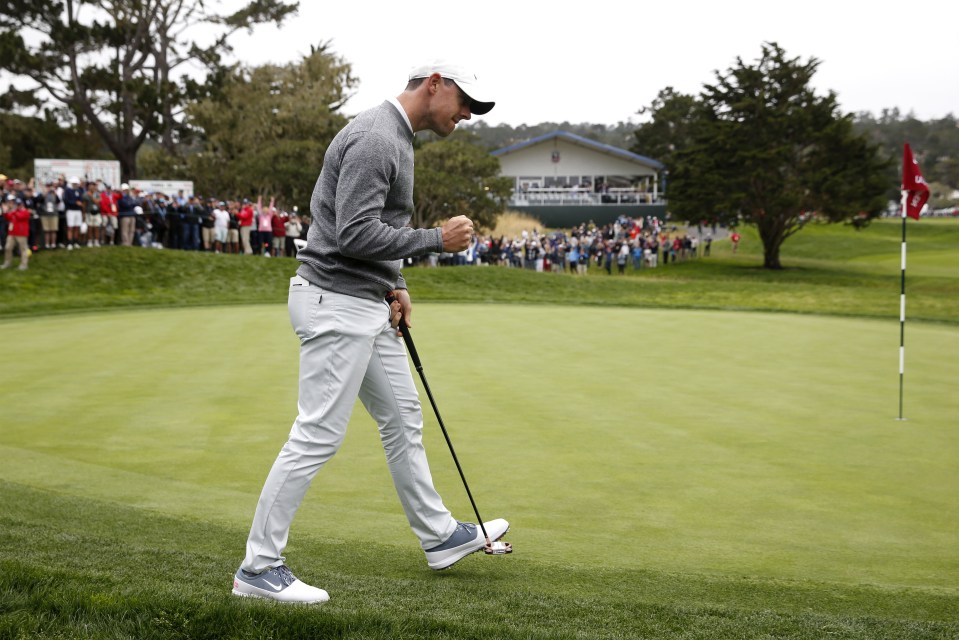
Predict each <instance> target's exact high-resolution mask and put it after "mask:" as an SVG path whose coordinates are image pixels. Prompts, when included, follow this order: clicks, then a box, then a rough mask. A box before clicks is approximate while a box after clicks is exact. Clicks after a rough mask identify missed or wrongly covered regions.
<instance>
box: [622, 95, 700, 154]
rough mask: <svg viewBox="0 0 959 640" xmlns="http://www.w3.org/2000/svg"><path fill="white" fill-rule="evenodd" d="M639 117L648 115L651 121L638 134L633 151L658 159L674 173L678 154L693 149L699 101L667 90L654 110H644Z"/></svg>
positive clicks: (646, 108) (642, 125) (650, 108)
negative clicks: (691, 142) (689, 148)
mask: <svg viewBox="0 0 959 640" xmlns="http://www.w3.org/2000/svg"><path fill="white" fill-rule="evenodd" d="M639 113H640V115H647V114H648V115H649V117H650V120H649V122H645V123H643V124H641V125H640V126H639V128H638V129H636V131H635V132H634V134H633V135H634V136H635V142H634V143H633V147H632V149H633V151H635V152H636V153H639V154H642V155H644V156H648V157H650V158H655V159H656V160H659V161H660V162H662V163H663V164H664V165H666V168H667V169H671V168H672V167H673V157H674V156H675V154H676V151H678V150H680V149H685V148H686V147H687V146H689V143H690V135H691V129H692V126H693V122H694V120H695V117H696V113H697V101H696V97H695V96H690V95H686V94H683V93H678V92H676V91H675V90H674V89H673V88H672V87H666V88H665V89H663V90H662V91H660V92H659V94H658V95H657V96H656V98H655V99H654V100H653V103H652V104H651V105H650V106H648V107H644V108H642V109H640V110H639Z"/></svg>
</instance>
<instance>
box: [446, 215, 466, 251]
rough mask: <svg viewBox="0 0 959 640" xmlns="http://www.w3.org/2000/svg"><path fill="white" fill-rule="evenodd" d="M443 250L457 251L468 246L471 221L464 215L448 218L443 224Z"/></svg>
mask: <svg viewBox="0 0 959 640" xmlns="http://www.w3.org/2000/svg"><path fill="white" fill-rule="evenodd" d="M442 228H443V251H447V252H449V253H458V252H460V251H463V250H464V249H466V247H468V246H470V239H471V238H472V237H473V221H472V220H470V219H469V218H467V217H466V216H456V217H453V218H450V219H449V220H447V221H446V223H445V224H444V225H443V227H442Z"/></svg>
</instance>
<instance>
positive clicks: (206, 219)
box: [200, 198, 216, 251]
mask: <svg viewBox="0 0 959 640" xmlns="http://www.w3.org/2000/svg"><path fill="white" fill-rule="evenodd" d="M215 208H216V199H215V198H210V199H209V200H208V201H207V202H206V203H205V204H204V202H203V201H202V200H201V201H200V237H201V238H202V241H203V250H204V251H213V242H214V238H213V236H214V234H215V231H216V218H215V216H214V214H213V211H214V209H215Z"/></svg>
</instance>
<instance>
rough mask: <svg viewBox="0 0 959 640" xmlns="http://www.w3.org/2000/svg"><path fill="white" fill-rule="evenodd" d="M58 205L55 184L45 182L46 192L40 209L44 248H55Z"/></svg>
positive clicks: (57, 227)
mask: <svg viewBox="0 0 959 640" xmlns="http://www.w3.org/2000/svg"><path fill="white" fill-rule="evenodd" d="M58 206H60V196H58V195H57V188H56V185H55V184H54V183H52V182H48V183H47V192H46V193H45V194H44V195H43V200H42V201H41V207H42V208H41V209H40V220H41V221H42V222H43V239H44V243H43V246H44V248H45V249H56V248H57V230H58V229H59V228H60V217H59V213H58V212H57V207H58Z"/></svg>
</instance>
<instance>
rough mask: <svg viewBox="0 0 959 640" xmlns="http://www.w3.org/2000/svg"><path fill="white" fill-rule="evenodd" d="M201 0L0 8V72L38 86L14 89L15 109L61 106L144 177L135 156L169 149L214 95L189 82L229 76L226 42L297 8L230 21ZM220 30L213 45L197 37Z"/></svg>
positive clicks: (28, 2)
mask: <svg viewBox="0 0 959 640" xmlns="http://www.w3.org/2000/svg"><path fill="white" fill-rule="evenodd" d="M210 4H211V3H210V2H205V1H204V0H0V69H2V70H3V71H6V72H7V73H9V74H11V75H13V76H14V77H15V78H26V79H28V80H30V81H32V82H33V83H34V84H33V86H30V87H27V88H26V89H23V88H16V89H12V90H11V91H10V92H8V95H7V101H8V103H16V104H17V105H19V106H20V107H33V108H40V107H44V106H49V105H51V104H53V105H57V106H58V107H59V109H58V113H59V116H60V118H61V120H62V121H63V123H64V124H68V125H72V124H78V125H80V126H79V128H80V129H84V128H85V127H86V126H87V125H88V126H89V127H90V128H92V130H93V131H94V132H95V133H96V134H97V135H98V136H99V137H100V139H102V140H103V142H104V144H105V145H106V146H107V147H108V148H109V149H110V151H111V152H112V153H113V155H114V156H115V157H116V158H117V160H119V161H120V165H121V170H122V173H123V175H124V177H126V178H135V177H136V176H137V151H138V150H139V149H140V147H141V146H142V145H143V144H144V142H145V141H146V140H147V139H148V138H153V139H154V140H156V141H157V142H159V143H161V144H162V145H164V146H165V147H166V148H167V149H172V148H173V146H174V145H175V144H176V142H177V140H178V137H179V136H180V135H181V134H182V133H183V122H182V110H183V107H184V105H185V103H186V101H187V100H188V99H190V98H196V97H198V96H199V95H202V94H203V93H205V92H207V91H208V89H209V85H208V83H207V82H204V81H201V80H198V79H196V78H192V77H190V75H188V74H187V73H186V66H187V65H188V64H193V65H194V66H196V65H199V66H200V67H201V68H204V69H205V70H206V72H207V77H206V79H210V78H214V79H215V78H216V77H217V76H218V75H219V74H221V73H222V67H221V60H222V56H223V55H224V54H225V53H228V52H229V51H230V47H229V44H228V39H229V38H230V36H231V35H233V34H234V33H236V32H237V31H239V30H242V29H252V28H253V26H254V25H257V24H261V23H266V22H274V23H276V24H281V23H282V21H283V20H284V19H285V18H287V17H288V16H290V15H291V14H293V13H295V12H296V10H297V7H298V3H295V2H294V3H285V2H282V1H281V0H251V1H250V3H249V4H248V5H247V6H245V7H244V8H243V9H240V10H239V11H236V12H235V13H232V14H230V15H219V14H216V13H213V12H210V11H209V10H208V6H209V5H210ZM199 25H207V28H208V29H209V28H211V27H212V28H213V29H214V31H215V34H216V35H215V37H214V39H213V42H212V43H210V44H201V43H200V42H198V41H196V40H193V39H191V38H192V34H193V33H194V32H195V27H197V26H199Z"/></svg>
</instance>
